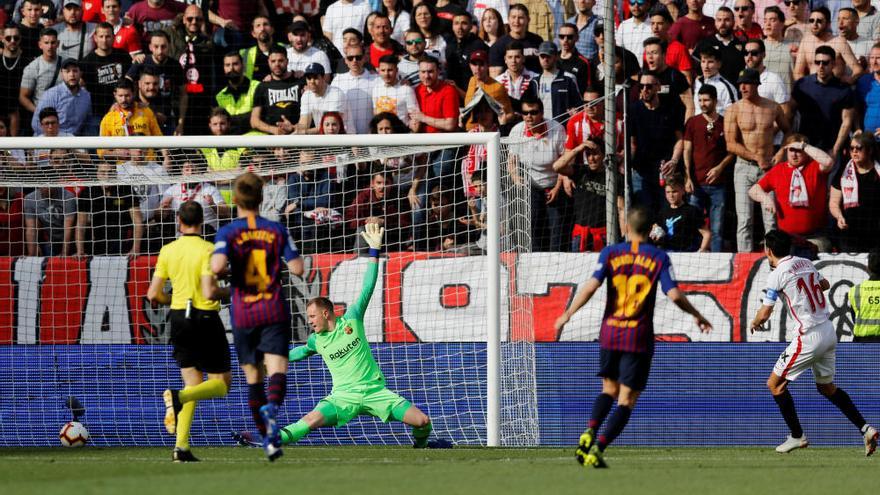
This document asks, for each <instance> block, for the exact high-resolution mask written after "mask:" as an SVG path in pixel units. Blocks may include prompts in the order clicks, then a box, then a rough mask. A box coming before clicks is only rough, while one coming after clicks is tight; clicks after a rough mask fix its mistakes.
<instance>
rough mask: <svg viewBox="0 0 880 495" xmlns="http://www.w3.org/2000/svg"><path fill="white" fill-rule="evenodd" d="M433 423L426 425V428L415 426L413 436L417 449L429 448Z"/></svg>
mask: <svg viewBox="0 0 880 495" xmlns="http://www.w3.org/2000/svg"><path fill="white" fill-rule="evenodd" d="M431 430H433V428H432V427H431V423H428V424H426V425H425V426H421V427H416V426H413V429H412V436H413V446H414V447H415V448H417V449H423V448H425V447H427V446H428V437H429V436H431Z"/></svg>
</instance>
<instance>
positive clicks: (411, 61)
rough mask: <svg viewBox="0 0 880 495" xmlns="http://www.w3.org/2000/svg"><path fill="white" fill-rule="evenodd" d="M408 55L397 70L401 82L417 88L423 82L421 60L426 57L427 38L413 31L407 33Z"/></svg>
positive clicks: (401, 60)
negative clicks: (420, 70) (420, 74)
mask: <svg viewBox="0 0 880 495" xmlns="http://www.w3.org/2000/svg"><path fill="white" fill-rule="evenodd" d="M405 36H406V39H405V41H404V44H405V45H406V55H404V56H403V58H401V59H400V62H399V63H398V65H397V69H398V71H399V72H400V79H401V81H403V82H405V83H406V84H408V85H409V86H410V87H412V88H416V87H417V86H418V85H419V84H421V83H422V82H421V81H420V80H419V60H421V59H422V58H424V57H425V56H426V54H425V38H424V36H422V32H421V31H419V30H417V29H411V30H409V31H407V32H406V35H405Z"/></svg>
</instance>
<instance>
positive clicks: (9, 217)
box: [0, 121, 24, 256]
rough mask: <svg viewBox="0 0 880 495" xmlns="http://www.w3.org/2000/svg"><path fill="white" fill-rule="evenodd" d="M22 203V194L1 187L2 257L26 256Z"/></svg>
mask: <svg viewBox="0 0 880 495" xmlns="http://www.w3.org/2000/svg"><path fill="white" fill-rule="evenodd" d="M0 122H2V121H0ZM4 165H5V164H4ZM22 203H23V199H22V195H21V193H19V192H16V191H15V189H13V188H11V187H5V186H3V187H0V256H21V255H22V254H24V215H23V214H22V208H23V206H22Z"/></svg>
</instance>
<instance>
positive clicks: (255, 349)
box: [232, 322, 293, 364]
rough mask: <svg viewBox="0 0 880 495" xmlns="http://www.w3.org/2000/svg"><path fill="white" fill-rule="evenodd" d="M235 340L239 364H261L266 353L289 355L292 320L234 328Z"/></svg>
mask: <svg viewBox="0 0 880 495" xmlns="http://www.w3.org/2000/svg"><path fill="white" fill-rule="evenodd" d="M232 337H233V340H234V341H235V354H236V355H237V356H238V362H239V364H259V363H262V362H263V355H264V354H278V355H279V356H285V357H287V353H288V351H289V350H290V340H291V337H293V331H292V330H291V329H290V322H284V323H273V324H271V325H261V326H258V327H252V328H235V329H233V330H232Z"/></svg>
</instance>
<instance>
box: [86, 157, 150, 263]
mask: <svg viewBox="0 0 880 495" xmlns="http://www.w3.org/2000/svg"><path fill="white" fill-rule="evenodd" d="M113 172H114V168H113V165H110V164H109V163H99V164H98V166H97V177H98V180H99V181H102V182H105V181H110V180H112V178H113V177H112V176H113ZM143 238H144V220H143V215H142V214H141V209H140V198H138V197H137V196H135V195H134V193H133V192H132V190H131V186H129V185H127V184H108V183H104V184H102V185H99V186H91V187H88V188H86V189H85V190H84V191H83V192H82V193H80V195H79V198H78V199H77V222H76V255H77V256H88V255H92V256H119V255H128V256H136V255H138V254H139V253H140V252H141V243H142V241H143Z"/></svg>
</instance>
